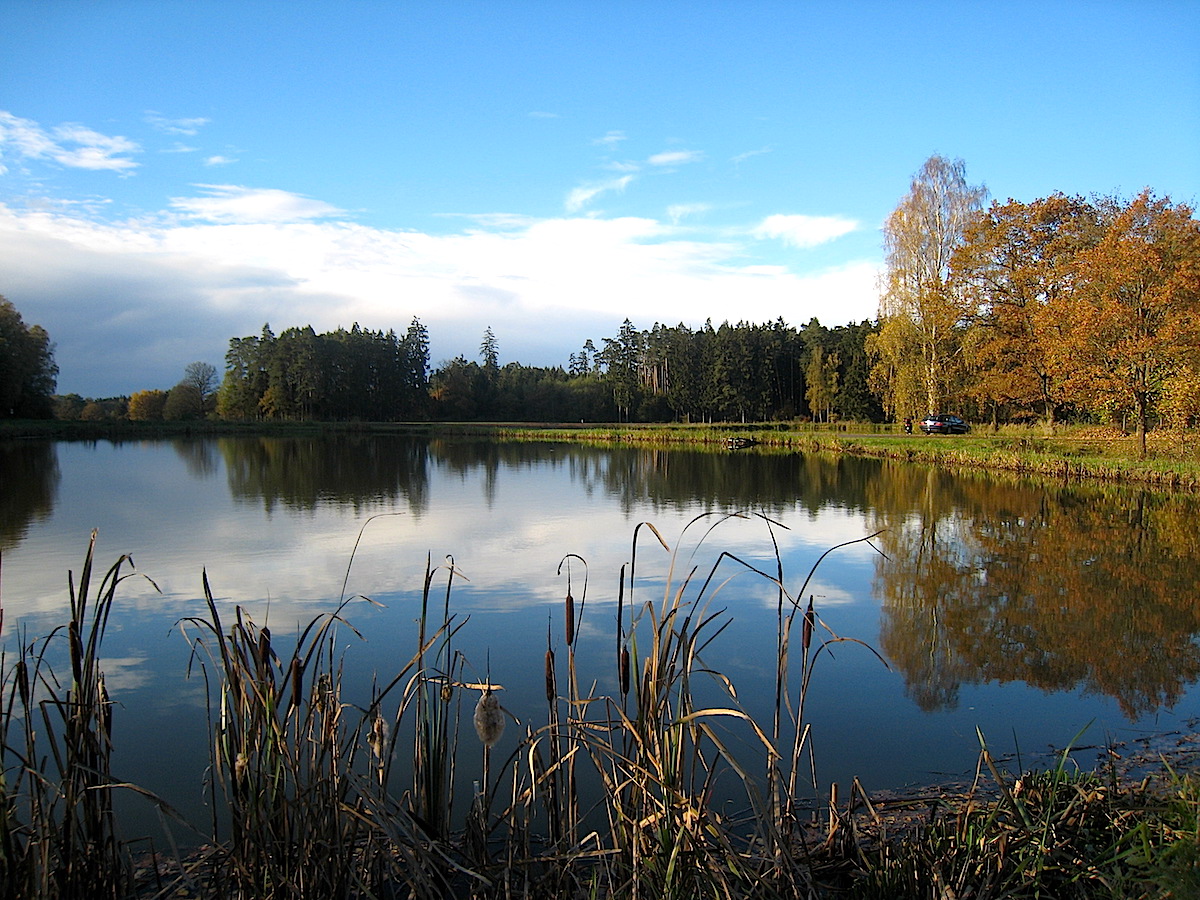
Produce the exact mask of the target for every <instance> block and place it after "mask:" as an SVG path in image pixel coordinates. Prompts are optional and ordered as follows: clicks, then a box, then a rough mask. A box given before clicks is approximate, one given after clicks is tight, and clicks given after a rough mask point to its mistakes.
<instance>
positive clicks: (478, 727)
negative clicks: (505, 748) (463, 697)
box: [475, 688, 504, 750]
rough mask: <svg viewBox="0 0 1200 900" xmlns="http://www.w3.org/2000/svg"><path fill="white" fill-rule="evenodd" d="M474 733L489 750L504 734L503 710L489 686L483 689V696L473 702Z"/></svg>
mask: <svg viewBox="0 0 1200 900" xmlns="http://www.w3.org/2000/svg"><path fill="white" fill-rule="evenodd" d="M475 733H476V734H477V735H479V740H480V742H481V743H482V744H483V746H485V747H487V748H488V749H489V750H490V749H491V748H492V747H495V746H496V744H497V743H499V741H500V737H501V736H502V735H503V734H504V711H503V710H502V709H501V708H500V700H499V699H498V698H497V697H496V695H495V694H494V693H493V692H492V689H491V688H486V689H484V692H483V696H482V697H480V698H479V702H478V703H476V704H475Z"/></svg>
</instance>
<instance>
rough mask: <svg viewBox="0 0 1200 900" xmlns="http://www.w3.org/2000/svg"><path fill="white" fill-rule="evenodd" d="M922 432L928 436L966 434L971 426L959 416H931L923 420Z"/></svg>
mask: <svg viewBox="0 0 1200 900" xmlns="http://www.w3.org/2000/svg"><path fill="white" fill-rule="evenodd" d="M921 430H922V431H923V432H925V433H926V434H966V433H967V432H968V431H970V430H971V426H970V425H968V424H967V423H966V422H964V421H963V420H962V419H960V418H959V417H958V416H942V415H937V416H935V415H930V416H926V417H925V418H924V419H922V420H921Z"/></svg>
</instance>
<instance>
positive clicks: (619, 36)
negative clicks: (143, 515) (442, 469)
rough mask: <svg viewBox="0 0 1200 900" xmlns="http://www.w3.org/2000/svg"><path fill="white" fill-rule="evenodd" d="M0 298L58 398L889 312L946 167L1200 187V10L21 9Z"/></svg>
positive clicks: (1186, 190) (1073, 180) (1009, 179)
mask: <svg viewBox="0 0 1200 900" xmlns="http://www.w3.org/2000/svg"><path fill="white" fill-rule="evenodd" d="M0 18H2V20H3V27H2V28H0V294H3V295H4V296H6V297H8V299H9V300H11V301H12V302H13V303H14V304H15V305H16V307H17V309H18V310H20V311H21V313H22V315H23V316H24V318H25V320H26V321H27V322H29V323H38V324H41V325H43V326H44V327H45V328H47V330H48V331H49V332H50V335H51V338H52V339H53V340H54V341H55V342H56V345H57V350H56V359H57V361H58V364H59V367H60V370H61V371H60V375H59V390H60V391H61V392H64V393H66V392H72V391H73V392H78V393H81V394H84V395H86V396H109V395H114V394H120V393H130V392H132V391H135V390H140V389H144V388H153V387H157V388H168V387H170V386H171V385H172V384H174V383H175V382H176V381H178V380H179V378H180V377H181V375H182V373H183V368H184V366H186V365H187V363H189V362H191V361H193V360H207V361H209V362H212V363H213V364H215V365H217V366H218V367H222V366H223V357H224V353H225V350H226V349H227V347H228V341H229V338H231V337H234V336H240V335H245V334H255V333H257V332H258V331H259V330H260V329H261V327H262V325H263V324H264V323H265V322H270V324H271V326H272V327H273V328H274V329H275V330H276V331H277V332H278V331H281V330H283V329H284V328H287V327H289V326H292V325H306V324H311V325H312V326H313V327H314V328H316V329H317V330H318V331H324V330H332V329H334V328H337V327H338V326H345V327H349V326H350V325H351V324H353V323H354V322H356V321H357V322H359V323H361V324H362V325H363V326H364V327H368V328H372V329H375V328H381V329H388V328H395V329H396V330H397V331H398V332H402V331H403V330H404V329H405V328H406V327H407V326H408V324H409V322H410V321H411V319H412V318H413V317H414V316H416V317H418V318H419V319H420V320H421V321H422V322H423V323H424V324H425V325H426V326H427V327H428V329H429V331H430V337H431V352H432V357H433V362H434V364H437V363H438V362H440V361H442V360H445V359H448V358H450V357H453V356H455V355H458V354H462V355H464V356H466V357H468V358H477V357H478V350H479V344H480V341H481V339H482V336H483V333H484V330H485V329H486V328H488V327H491V328H492V329H493V331H494V332H495V334H496V337H497V339H498V341H499V349H500V357H501V362H502V363H503V362H509V361H514V360H516V361H520V362H523V363H526V364H529V365H565V364H566V363H567V359H568V356H569V354H570V353H572V352H573V351H575V350H577V349H579V348H580V347H581V346H582V345H583V343H584V341H586V340H588V339H589V338H590V339H592V340H594V341H596V342H597V344H599V342H600V340H601V338H603V337H608V336H614V335H615V334H616V332H617V329H618V328H619V327H620V324H621V322H622V320H624V319H625V318H626V317H628V318H629V319H631V320H632V321H633V323H634V324H635V325H637V326H638V327H640V328H649V327H651V326H652V325H653V324H654V323H655V322H663V323H665V324H670V325H674V324H678V323H680V322H683V323H685V324H687V325H691V326H700V325H702V324H703V323H704V321H705V319H708V318H711V319H712V320H713V322H714V324H719V323H720V322H722V321H725V320H728V321H731V322H736V321H739V320H745V321H751V322H765V321H772V320H774V319H776V318H778V317H781V316H782V317H783V319H784V320H785V321H787V322H789V323H791V324H796V325H800V324H803V323H805V322H807V321H808V320H809V319H810V318H812V317H814V316H815V317H816V318H818V319H820V321H821V322H822V323H824V324H826V325H830V326H832V325H838V324H844V323H846V322H849V321H860V320H862V319H866V318H874V316H875V314H876V308H877V298H878V294H877V276H878V273H879V271H880V269H881V267H882V264H883V252H882V247H881V234H880V226H881V224H882V223H883V221H884V219H885V218H886V217H887V215H888V213H889V212H890V211H891V210H892V209H893V208H894V207H895V205H896V203H897V202H898V201H899V200H900V198H901V197H902V196H903V195H904V193H905V192H906V191H907V189H908V185H909V180H910V178H911V177H912V174H913V173H914V172H915V171H916V170H917V169H918V168H920V166H921V164H922V163H923V161H924V160H925V159H926V158H927V157H928V156H930V155H931V154H933V153H941V154H943V155H945V156H948V157H951V158H961V159H963V160H964V161H965V162H966V166H967V173H968V177H969V179H970V180H971V182H972V183H982V184H984V185H986V186H987V187H988V189H989V190H990V192H991V196H992V197H993V198H997V199H1000V200H1004V199H1007V198H1009V197H1012V198H1015V199H1019V200H1033V199H1036V198H1038V197H1042V196H1045V195H1047V194H1049V193H1051V192H1053V191H1063V192H1065V193H1068V194H1075V193H1079V194H1085V195H1091V194H1117V195H1121V196H1126V197H1127V196H1131V195H1133V194H1135V193H1137V192H1138V191H1139V190H1141V189H1142V188H1143V187H1147V186H1148V187H1151V188H1152V189H1154V190H1155V191H1156V192H1157V193H1159V194H1166V195H1169V196H1170V197H1172V199H1174V200H1177V201H1186V202H1190V203H1194V202H1195V201H1196V200H1197V199H1198V197H1200V49H1198V48H1200V3H1195V2H1191V0H1187V2H1185V0H1178V2H1176V0H1161V2H1155V0H1145V2H1105V0H1093V2H1054V0H1041V2H1037V3H1024V2H1009V3H1005V2H995V3H991V2H989V3H982V2H978V3H976V2H947V3H934V2H920V3H918V2H903V0H892V2H853V0H851V2H845V3H834V2H827V3H816V2H787V3H785V2H766V0H740V2H733V0H729V2H691V3H675V2H655V0H639V2H617V0H614V2H578V3H563V2H533V0H530V2H518V0H509V2H482V0H475V2H466V0H444V2H438V3H426V2H407V3H402V2H395V3H382V2H352V0H351V2H341V3H334V2H320V3H318V2H304V0H292V2H278V3H277V2H246V0H239V2H212V0H190V2H176V0H156V2H151V0H142V2H115V0H112V2H110V0H92V2H88V3H79V2H62V0H37V2H34V0H0Z"/></svg>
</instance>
